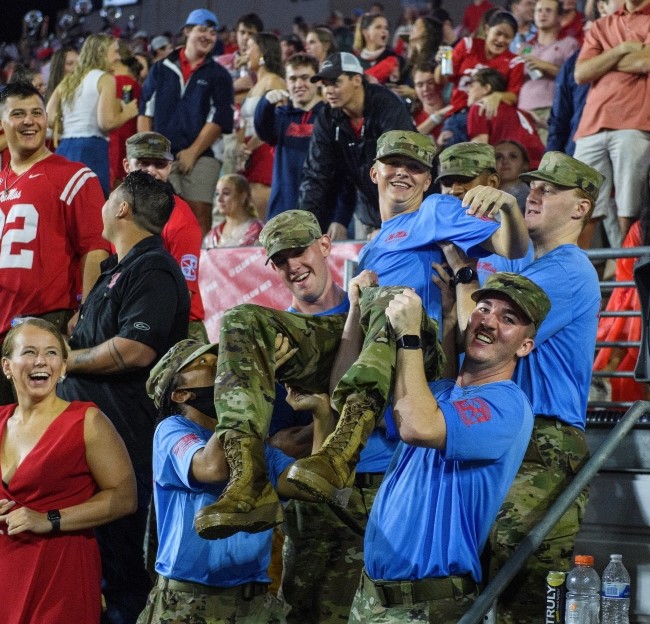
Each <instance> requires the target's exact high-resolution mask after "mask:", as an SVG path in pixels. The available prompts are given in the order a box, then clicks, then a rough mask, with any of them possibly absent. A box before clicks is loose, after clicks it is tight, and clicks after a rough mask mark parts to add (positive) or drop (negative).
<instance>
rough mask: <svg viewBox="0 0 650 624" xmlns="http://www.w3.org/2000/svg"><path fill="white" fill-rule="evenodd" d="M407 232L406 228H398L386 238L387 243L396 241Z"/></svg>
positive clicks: (406, 234) (405, 235)
mask: <svg viewBox="0 0 650 624" xmlns="http://www.w3.org/2000/svg"><path fill="white" fill-rule="evenodd" d="M408 235H409V233H408V232H407V231H406V230H399V231H398V232H393V233H392V234H391V235H390V236H388V237H387V238H386V242H387V243H392V242H393V241H398V240H402V239H404V238H406V237H407V236H408Z"/></svg>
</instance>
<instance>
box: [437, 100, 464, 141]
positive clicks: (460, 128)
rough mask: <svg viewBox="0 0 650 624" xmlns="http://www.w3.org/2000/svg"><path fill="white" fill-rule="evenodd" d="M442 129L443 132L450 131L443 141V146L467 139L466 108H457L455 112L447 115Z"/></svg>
mask: <svg viewBox="0 0 650 624" xmlns="http://www.w3.org/2000/svg"><path fill="white" fill-rule="evenodd" d="M442 130H443V132H444V131H445V130H450V131H451V132H452V136H451V137H450V138H449V139H447V140H446V141H445V147H449V146H450V145H455V144H456V143H464V142H465V141H469V137H468V136H467V109H466V108H463V110H459V111H458V112H457V113H454V114H453V115H451V116H450V117H447V119H445V123H444V124H443V126H442Z"/></svg>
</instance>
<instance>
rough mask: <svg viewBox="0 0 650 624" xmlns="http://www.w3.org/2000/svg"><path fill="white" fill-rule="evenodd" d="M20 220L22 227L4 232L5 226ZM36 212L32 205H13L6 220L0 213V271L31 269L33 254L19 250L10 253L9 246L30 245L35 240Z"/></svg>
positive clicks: (29, 251)
mask: <svg viewBox="0 0 650 624" xmlns="http://www.w3.org/2000/svg"><path fill="white" fill-rule="evenodd" d="M19 219H22V220H23V223H22V227H17V228H12V229H8V230H5V225H9V224H11V223H16V221H17V220H19ZM37 228H38V212H36V208H35V207H34V206H33V205H32V204H14V205H13V206H12V207H11V210H10V211H9V214H8V215H7V217H6V219H5V216H4V213H3V212H1V211H0V234H1V236H0V240H1V241H2V242H1V243H0V269H31V268H32V265H33V263H34V252H33V251H31V250H29V249H21V250H20V251H17V252H12V248H11V246H12V245H14V244H19V243H31V242H32V241H33V240H34V239H35V238H36V230H37Z"/></svg>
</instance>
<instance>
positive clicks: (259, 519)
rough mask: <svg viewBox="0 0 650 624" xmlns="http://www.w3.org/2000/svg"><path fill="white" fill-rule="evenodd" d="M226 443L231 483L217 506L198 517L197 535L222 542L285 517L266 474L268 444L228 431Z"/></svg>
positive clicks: (264, 529) (270, 526)
mask: <svg viewBox="0 0 650 624" xmlns="http://www.w3.org/2000/svg"><path fill="white" fill-rule="evenodd" d="M222 443H223V448H224V451H225V453H226V460H227V461H228V466H229V467H230V481H229V482H228V485H227V486H226V489H225V490H224V491H223V492H222V494H221V496H220V497H219V499H218V500H217V501H216V502H215V503H212V505H208V506H207V507H204V508H203V509H201V511H199V512H198V513H197V514H196V516H195V518H194V528H195V529H196V532H197V533H198V534H199V535H200V536H201V537H202V538H204V539H221V538H224V537H229V536H231V535H233V534H234V533H238V532H239V531H246V532H247V533H258V532H259V531H266V530H267V529H271V528H273V527H274V526H276V525H278V524H281V523H282V522H283V520H284V515H283V513H282V506H281V505H280V501H279V499H278V495H277V494H276V492H275V490H274V489H273V486H272V485H271V483H270V482H269V479H268V476H267V473H266V463H265V459H264V442H263V441H262V440H261V439H260V438H258V437H257V436H253V435H249V434H242V433H239V432H238V431H227V432H226V433H225V434H224V437H223V439H222Z"/></svg>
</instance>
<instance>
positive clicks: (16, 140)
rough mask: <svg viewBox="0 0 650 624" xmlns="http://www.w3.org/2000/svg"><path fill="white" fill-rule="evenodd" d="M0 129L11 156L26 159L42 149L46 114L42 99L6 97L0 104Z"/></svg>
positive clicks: (35, 97) (34, 96) (45, 128)
mask: <svg viewBox="0 0 650 624" xmlns="http://www.w3.org/2000/svg"><path fill="white" fill-rule="evenodd" d="M0 112H1V113H2V117H1V120H2V129H3V130H4V133H5V137H6V139H7V144H8V145H9V149H10V151H11V153H12V157H14V158H15V157H16V156H17V157H18V158H19V159H20V160H26V159H28V158H30V157H31V156H33V155H34V154H36V153H37V152H38V151H39V150H41V149H43V145H44V143H45V135H46V131H47V115H46V113H45V106H44V104H43V100H42V99H41V98H40V97H38V96H36V95H32V96H30V97H28V98H19V97H15V96H12V97H8V98H7V99H6V100H5V101H4V103H3V104H2V108H1V111H0Z"/></svg>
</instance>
